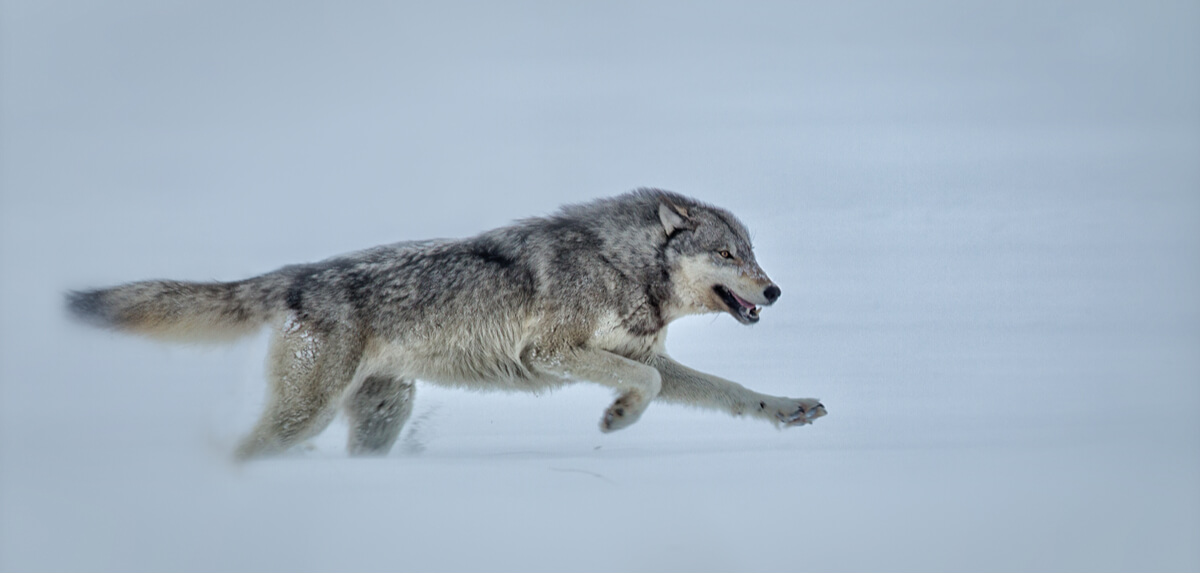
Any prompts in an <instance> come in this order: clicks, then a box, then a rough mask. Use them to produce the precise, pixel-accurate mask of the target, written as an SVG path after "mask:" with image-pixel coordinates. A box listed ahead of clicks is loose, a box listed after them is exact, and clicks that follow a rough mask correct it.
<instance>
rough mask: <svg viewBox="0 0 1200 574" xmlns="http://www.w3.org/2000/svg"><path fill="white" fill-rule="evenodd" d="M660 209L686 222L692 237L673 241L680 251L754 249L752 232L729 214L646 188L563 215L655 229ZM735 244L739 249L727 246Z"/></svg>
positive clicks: (579, 206) (570, 207)
mask: <svg viewBox="0 0 1200 574" xmlns="http://www.w3.org/2000/svg"><path fill="white" fill-rule="evenodd" d="M660 205H666V206H668V207H669V208H671V209H673V210H675V211H676V213H678V214H679V215H681V216H682V217H683V218H684V219H685V220H686V223H687V225H686V229H687V230H688V231H691V233H687V234H680V235H679V237H677V238H673V239H678V240H679V241H681V242H682V243H683V244H682V245H680V247H697V248H699V247H705V248H708V247H714V246H718V247H736V248H739V251H743V250H744V251H746V252H749V251H750V250H751V249H753V244H752V242H751V239H750V230H749V229H748V228H747V227H746V224H744V223H742V221H741V220H740V219H738V218H737V216H735V215H734V214H733V213H731V212H730V211H729V210H726V209H723V208H720V207H717V206H715V205H712V204H709V203H705V202H703V201H700V200H697V199H695V198H692V197H688V196H686V195H682V194H679V193H675V192H673V191H666V190H663V189H658V188H651V187H643V188H638V189H636V190H634V191H631V192H629V193H626V194H623V195H618V196H616V197H609V198H604V199H598V200H595V201H591V202H588V203H581V204H575V205H567V206H564V207H563V208H562V209H561V210H560V212H559V213H560V215H561V216H564V217H568V218H572V219H588V218H591V217H597V216H601V217H605V216H607V217H609V218H612V219H615V220H631V221H629V222H630V223H636V224H638V225H648V226H655V225H659V224H660V221H659V219H660V216H659V211H658V208H659V206H660ZM601 214H603V215H601ZM731 240H732V241H733V242H734V243H736V245H724V244H726V243H729V242H730V241H731Z"/></svg>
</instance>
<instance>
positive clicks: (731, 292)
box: [729, 289, 755, 309]
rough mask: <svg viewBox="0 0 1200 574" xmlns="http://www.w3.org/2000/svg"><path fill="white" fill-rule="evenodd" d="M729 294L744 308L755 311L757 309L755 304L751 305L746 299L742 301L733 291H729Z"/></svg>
mask: <svg viewBox="0 0 1200 574" xmlns="http://www.w3.org/2000/svg"><path fill="white" fill-rule="evenodd" d="M729 294H730V295H733V298H734V299H735V300H737V302H738V305H741V306H742V307H745V308H746V309H753V308H754V307H755V305H754V303H751V302H749V301H747V300H745V299H742V298H741V297H738V294H737V293H736V292H734V290H733V289H730V290H729Z"/></svg>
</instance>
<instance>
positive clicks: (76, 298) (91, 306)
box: [67, 290, 111, 327]
mask: <svg viewBox="0 0 1200 574" xmlns="http://www.w3.org/2000/svg"><path fill="white" fill-rule="evenodd" d="M103 299H104V292H103V291H100V290H92V291H69V292H68V293H67V311H68V312H70V313H71V316H73V317H74V318H76V319H78V320H80V321H83V322H85V323H88V324H91V325H97V326H104V327H107V326H109V325H110V324H111V321H109V318H108V316H107V315H108V314H107V313H106V312H105V307H104V301H103Z"/></svg>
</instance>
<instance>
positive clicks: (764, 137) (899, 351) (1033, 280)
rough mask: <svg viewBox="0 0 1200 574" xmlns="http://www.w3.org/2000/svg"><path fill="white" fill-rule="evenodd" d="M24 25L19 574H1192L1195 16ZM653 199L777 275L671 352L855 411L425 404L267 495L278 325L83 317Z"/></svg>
mask: <svg viewBox="0 0 1200 574" xmlns="http://www.w3.org/2000/svg"><path fill="white" fill-rule="evenodd" d="M0 6H2V12H0V18H2V28H0V42H2V46H0V48H2V49H0V57H2V58H3V60H2V68H0V74H2V76H0V80H2V81H0V106H2V117H0V120H2V123H0V159H2V165H0V168H2V171H0V178H2V179H0V181H2V184H3V189H2V195H0V257H2V259H0V263H2V267H0V321H2V327H3V328H2V331H0V385H2V386H0V391H2V394H0V417H2V418H0V568H3V569H5V570H76V569H82V570H108V569H116V570H227V569H232V570H361V569H366V570H476V569H483V570H627V569H633V570H680V569H683V570H833V571H837V570H1151V571H1154V570H1173V569H1175V570H1193V571H1194V570H1198V569H1200V544H1198V543H1197V541H1198V540H1200V421H1198V419H1197V415H1196V411H1197V408H1198V407H1200V160H1198V158H1200V103H1198V102H1200V5H1197V4H1196V3H1192V2H1166V3H1164V2H1116V3H1103V2H1078V3H1076V2H1068V3H1061V2H1040V1H1039V2H992V3H964V2H944V3H943V2H879V3H875V2H837V3H807V2H784V3H771V2H756V3H743V2H737V3H733V2H731V3H697V2H687V3H653V2H652V3H644V2H629V3H621V2H605V3H599V2H596V3H589V2H579V3H565V2H544V3H515V2H505V3H492V2H481V3H458V2H437V3H433V2H423V3H399V2H354V3H344V2H337V3H335V2H328V3H315V2H283V1H280V2H164V1H146V2H123V1H119V2H54V1H49V2H47V1H38V2H13V1H5V2H3V4H0ZM643 185H645V186H658V187H663V188H667V189H672V190H676V191H680V192H683V193H687V194H690V195H694V196H697V197H699V198H701V199H704V200H707V201H710V202H713V203H716V204H718V205H721V206H724V207H727V208H729V209H731V210H733V211H734V212H735V213H737V214H738V215H739V216H740V217H741V218H742V219H743V220H744V221H745V222H746V223H747V224H748V225H749V226H750V227H751V229H752V230H753V231H754V238H755V243H756V245H757V251H758V259H759V261H760V262H761V263H762V265H763V266H764V268H765V269H766V270H767V271H768V272H769V273H770V274H771V275H772V277H773V278H774V279H775V280H776V281H777V282H778V283H779V284H780V285H781V287H782V288H783V297H782V298H781V300H780V302H779V303H778V304H777V305H775V306H774V307H772V308H770V309H768V310H767V311H766V312H764V316H763V320H762V322H761V323H759V324H758V325H755V326H753V327H749V328H748V327H744V326H741V325H738V324H737V323H736V322H735V321H734V320H733V319H732V318H730V317H728V316H707V317H698V318H690V319H686V320H682V321H679V322H677V323H675V324H673V325H672V327H671V337H670V339H669V340H668V348H669V350H670V351H671V352H672V354H673V355H674V356H675V357H676V358H678V359H680V360H681V361H683V362H684V363H686V364H689V365H691V366H694V367H696V368H699V369H702V370H706V371H709V372H713V373H716V374H719V375H722V376H725V377H728V378H732V379H734V380H738V381H741V382H743V383H745V384H746V385H748V386H750V387H752V388H754V389H756V390H760V391H763V392H769V393H773V394H780V395H789V396H811V397H818V398H820V399H822V400H823V401H824V403H825V404H826V405H827V406H828V408H829V412H830V414H829V416H828V417H826V418H823V419H821V420H819V421H818V422H817V424H816V425H814V426H811V427H805V428H799V429H788V430H785V431H776V430H775V429H773V428H771V427H770V426H769V425H765V424H762V423H759V422H755V421H749V420H740V419H733V418H730V417H727V416H725V415H721V414H717V413H703V412H696V411H690V410H686V409H683V408H679V407H672V406H667V405H656V406H654V407H652V408H651V410H650V411H648V412H647V414H646V415H645V416H644V417H643V419H642V421H641V422H639V423H638V424H637V425H635V426H633V427H631V428H629V429H627V430H623V431H621V432H619V433H616V434H613V435H601V434H600V433H599V431H598V430H597V423H598V421H599V417H600V414H601V412H602V411H603V409H604V407H605V406H606V405H607V404H608V402H609V400H610V398H611V397H610V396H609V395H608V393H607V392H606V391H604V390H602V389H600V388H599V387H597V386H594V385H588V384H580V385H576V386H573V387H570V388H567V389H565V390H562V391H559V392H556V393H552V394H549V395H546V396H540V397H535V396H527V395H499V394H471V393H467V392H460V391H450V390H443V389H437V388H431V387H421V388H420V389H419V391H418V403H417V407H416V411H415V414H414V419H413V420H412V421H411V422H410V425H409V427H408V428H407V429H406V434H405V435H404V437H403V438H402V440H401V442H400V443H399V444H398V445H397V447H396V448H395V449H394V451H393V452H392V453H391V455H390V456H389V457H387V458H384V459H375V460H352V459H349V458H347V457H346V456H345V454H344V452H343V443H344V440H345V436H346V430H345V427H344V426H339V425H340V423H338V424H335V426H334V427H331V429H330V430H329V431H327V432H326V433H325V434H323V435H322V436H320V437H319V438H318V439H317V440H315V441H314V442H313V443H312V444H311V445H310V446H309V448H308V449H307V450H305V451H302V452H298V453H295V454H293V455H290V456H287V457H283V458H279V459H274V460H269V461H264V462H257V463H252V464H249V465H245V466H241V467H238V466H235V465H233V464H232V463H231V462H229V460H230V452H231V450H232V448H233V445H234V444H235V443H236V441H237V439H238V437H239V436H240V435H241V434H242V433H244V432H245V431H246V430H248V428H249V426H250V425H251V424H252V423H253V421H254V419H255V417H256V416H257V412H258V409H259V408H260V406H261V403H262V400H263V383H262V371H263V355H264V354H265V350H266V337H265V335H260V336H258V337H256V338H253V339H248V340H246V341H244V342H241V343H238V344H236V345H232V346H227V347H186V346H183V347H180V346H172V345H168V344H163V343H156V342H150V341H146V340H142V339H137V338H134V337H129V336H124V335H118V334H113V333H108V332H103V331H97V330H91V329H88V328H85V327H82V326H79V325H76V324H74V323H72V322H70V321H69V320H68V319H67V318H66V316H65V313H64V312H63V309H62V302H63V300H62V297H63V294H64V292H65V291H67V290H69V289H77V288H85V287H95V286H103V285H109V284H115V283H121V282H125V281H132V280H137V279H148V278H173V279H192V280H212V279H221V280H232V279H239V278H243V277H247V276H250V275H254V274H257V273H261V272H265V271H269V270H272V269H274V268H276V267H279V266H282V265H284V264H289V263H298V262H303V261H313V260H317V259H321V258H324V257H327V256H330V255H334V254H338V253H342V252H346V251H352V250H356V249H360V248H365V247H369V246H372V245H376V244H380V243H388V242H393V241H399V240H404V239H420V238H428V237H458V236H467V235H471V234H474V233H477V232H479V231H482V230H484V229H488V228H491V227H496V226H499V225H504V224H506V223H508V222H510V221H512V220H514V219H518V218H521V217H526V216H530V215H537V214H546V213H549V212H552V211H553V210H554V209H556V208H557V206H559V205H561V204H563V203H568V202H577V201H584V200H588V199H592V198H596V197H601V196H606V195H612V194H616V193H620V192H623V191H627V190H629V189H631V188H634V187H637V186H643Z"/></svg>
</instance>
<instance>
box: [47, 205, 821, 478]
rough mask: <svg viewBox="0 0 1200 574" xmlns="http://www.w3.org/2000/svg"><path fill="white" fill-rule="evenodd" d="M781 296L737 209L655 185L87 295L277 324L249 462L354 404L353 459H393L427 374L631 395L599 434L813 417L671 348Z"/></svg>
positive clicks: (146, 309)
mask: <svg viewBox="0 0 1200 574" xmlns="http://www.w3.org/2000/svg"><path fill="white" fill-rule="evenodd" d="M779 294H780V289H779V287H778V286H776V285H775V284H773V283H772V282H771V280H770V279H768V278H767V275H766V273H765V272H763V270H762V268H760V267H759V265H758V263H757V262H756V261H755V258H754V252H753V251H752V249H751V245H750V237H749V234H748V233H747V230H746V227H745V226H744V225H743V224H742V223H741V222H740V221H738V219H737V218H736V217H734V216H733V214H731V213H730V212H728V211H726V210H724V209H720V208H718V207H714V206H711V205H707V204H704V203H701V202H699V201H697V200H695V199H691V198H688V197H685V196H683V195H679V194H675V193H671V192H667V191H662V190H657V189H639V190H637V191H634V192H631V193H627V194H624V195H621V196H617V197H614V198H608V199H601V200H598V201H593V202H591V203H586V204H582V205H572V206H567V207H564V208H562V209H561V210H560V211H559V212H558V213H557V214H555V215H552V216H549V217H538V218H531V219H526V220H523V221H520V222H517V223H516V224H514V225H511V226H508V227H503V228H500V229H495V230H492V231H488V232H485V233H483V234H481V235H477V236H475V237H471V238H468V239H460V240H439V241H420V242H403V243H397V244H393V245H386V246H381V247H376V248H373V249H368V250H365V251H360V252H357V253H352V254H349V255H343V256H339V257H334V258H331V259H327V260H325V261H321V262H318V263H310V264H303V265H292V266H288V267H284V268H282V269H279V270H278V271H275V272H272V273H267V274H265V275H260V276H258V277H254V278H251V279H245V280H242V281H233V282H228V283H221V282H218V283H188V282H179V281H142V282H137V283H130V284H127V285H121V286H118V287H112V288H108V289H99V290H93V291H77V292H72V293H70V294H69V295H68V306H69V308H70V310H71V311H72V312H73V313H74V314H75V315H76V316H77V317H79V318H82V319H84V320H86V321H88V322H90V323H93V324H96V325H99V326H103V327H108V328H113V329H118V330H122V331H130V332H133V333H139V334H142V335H147V336H151V337H158V338H166V339H176V340H214V339H216V340H220V339H229V338H233V337H238V336H242V335H247V334H251V333H254V332H256V331H257V330H258V329H259V328H260V327H261V325H262V324H264V323H269V324H270V325H271V326H272V329H273V339H272V342H271V350H270V358H269V374H268V377H269V379H270V395H269V399H268V404H267V406H266V410H265V412H264V413H263V414H262V417H261V419H260V420H259V421H258V424H257V426H255V428H254V430H253V431H251V432H250V434H249V436H248V437H246V438H245V440H244V441H243V442H242V443H241V445H240V447H239V448H238V451H237V456H238V457H239V458H241V459H246V458H252V457H259V456H264V455H270V454H274V453H279V452H282V451H284V450H286V449H288V448H290V447H292V446H294V445H296V444H297V443H300V442H302V441H304V440H306V439H308V438H310V437H312V436H315V435H316V434H318V433H320V432H321V431H322V430H323V429H324V428H325V427H326V425H328V424H329V422H330V421H331V420H332V419H333V418H334V415H335V414H336V413H337V410H338V408H339V407H340V408H342V409H344V411H345V413H346V414H347V416H348V417H349V421H350V429H351V433H350V440H349V446H348V448H349V451H350V452H351V453H352V454H356V455H358V454H373V455H381V454H385V453H387V452H388V450H389V449H390V448H391V446H392V443H393V442H395V440H396V437H397V436H398V434H399V432H400V429H401V427H402V426H403V425H404V422H405V420H406V419H407V418H408V416H409V415H410V414H411V412H412V401H413V396H414V392H415V385H414V382H415V381H416V380H421V381H425V382H428V383H433V384H438V385H447V386H458V387H467V388H475V389H502V390H524V391H538V390H543V389H547V388H552V387H557V386H561V385H564V384H567V383H569V382H573V381H591V382H593V383H599V384H601V385H604V386H607V387H611V388H612V389H613V390H614V391H615V392H616V395H617V398H616V400H615V402H613V403H612V405H611V406H609V407H608V409H607V410H606V411H605V412H604V416H603V417H602V419H601V422H600V428H601V430H602V431H604V432H609V431H614V430H617V429H621V428H624V427H626V426H628V425H630V424H633V423H634V422H636V421H637V420H638V418H639V417H640V416H641V414H642V412H643V411H645V409H646V407H647V406H648V405H649V404H650V402H651V401H653V400H661V401H667V402H674V403H681V404H686V405H692V406H697V407H702V408H708V409H714V410H719V411H725V412H728V413H731V414H733V415H745V416H752V417H757V418H760V419H763V420H766V421H769V422H771V423H774V424H776V425H785V426H794V425H803V424H806V423H811V422H812V421H813V419H816V418H817V417H820V416H823V415H824V414H825V413H826V411H825V408H824V406H823V405H821V404H820V402H818V401H817V400H816V399H790V398H784V397H775V396H769V395H764V394H760V393H756V392H754V391H751V390H749V389H747V388H745V387H743V386H741V385H739V384H737V383H734V382H731V381H727V380H725V379H722V378H720V377H715V376H713V375H708V374H705V373H701V372H699V371H695V370H693V369H689V368H688V367H685V366H683V365H681V364H679V363H677V362H675V361H674V360H672V359H671V358H670V357H669V356H667V353H666V351H665V347H664V340H665V338H666V334H667V325H668V324H669V323H670V322H671V321H673V320H675V319H678V318H679V317H683V316H685V315H691V314H697V313H711V312H727V313H729V314H731V315H732V316H733V317H734V318H735V319H737V320H738V321H740V322H742V323H745V324H750V323H755V322H757V321H758V319H759V312H760V310H761V306H764V305H770V304H772V303H774V302H775V300H776V299H777V298H778V297H779Z"/></svg>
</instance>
